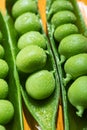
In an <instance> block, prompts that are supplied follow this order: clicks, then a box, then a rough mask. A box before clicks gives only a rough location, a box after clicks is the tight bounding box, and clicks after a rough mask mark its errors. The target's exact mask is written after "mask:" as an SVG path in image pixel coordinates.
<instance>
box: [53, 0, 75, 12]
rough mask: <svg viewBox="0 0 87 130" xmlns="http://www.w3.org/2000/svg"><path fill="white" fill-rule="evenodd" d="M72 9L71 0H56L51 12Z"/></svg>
mask: <svg viewBox="0 0 87 130" xmlns="http://www.w3.org/2000/svg"><path fill="white" fill-rule="evenodd" d="M63 10H70V11H73V6H72V4H71V3H70V1H65V2H64V1H54V2H53V4H52V5H51V12H52V13H56V12H58V11H63Z"/></svg>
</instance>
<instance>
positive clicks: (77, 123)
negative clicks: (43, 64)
mask: <svg viewBox="0 0 87 130" xmlns="http://www.w3.org/2000/svg"><path fill="white" fill-rule="evenodd" d="M56 1H58V0H56ZM56 1H55V3H56ZM68 1H69V2H70V3H71V4H72V7H73V12H74V14H75V15H76V21H75V25H76V26H77V27H78V29H79V33H81V34H83V35H84V36H85V37H87V27H86V24H85V22H84V19H83V17H82V14H81V12H80V9H79V7H78V4H77V1H76V0H68ZM53 2H54V1H53V0H51V1H49V0H47V5H46V12H47V14H46V16H47V30H48V37H49V40H50V44H51V47H52V50H53V53H54V57H55V61H56V64H57V70H58V72H59V76H60V84H61V94H62V96H61V100H62V106H63V123H64V130H84V129H87V117H86V113H87V111H85V112H84V114H83V117H82V118H80V117H78V116H77V115H76V112H75V111H76V109H75V108H74V107H73V106H72V105H71V104H70V103H69V102H68V99H67V88H68V85H69V84H68V85H67V86H66V87H65V86H64V83H63V77H64V76H65V72H64V69H63V64H60V63H59V59H60V55H59V53H58V45H59V42H58V41H56V40H55V39H54V30H55V27H54V25H53V24H52V21H51V18H52V15H53V14H52V13H54V12H50V9H51V5H52V3H53ZM63 2H65V0H63ZM54 7H55V8H54V10H52V11H59V12H60V11H63V10H67V9H66V7H64V6H62V9H60V8H57V6H56V5H55V6H54ZM59 7H60V4H59ZM69 9H70V12H72V11H71V9H72V8H71V7H70V6H69V8H68V10H69ZM56 13H57V12H56ZM60 19H61V18H60ZM69 20H70V19H69ZM54 21H55V23H56V21H57V19H54ZM69 22H70V21H69ZM57 24H58V21H57ZM60 24H61V23H60ZM63 24H64V23H63ZM62 32H63V30H62ZM59 33H60V32H59ZM71 82H72V81H71ZM71 82H70V83H71Z"/></svg>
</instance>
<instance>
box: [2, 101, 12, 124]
mask: <svg viewBox="0 0 87 130" xmlns="http://www.w3.org/2000/svg"><path fill="white" fill-rule="evenodd" d="M13 115H14V107H13V105H12V103H11V102H10V101H8V100H0V124H1V125H5V124H7V123H9V122H10V121H11V119H12V118H13Z"/></svg>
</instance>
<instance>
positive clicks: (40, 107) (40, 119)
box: [6, 0, 60, 130]
mask: <svg viewBox="0 0 87 130" xmlns="http://www.w3.org/2000/svg"><path fill="white" fill-rule="evenodd" d="M15 2H16V1H15ZM6 3H7V7H8V3H9V7H11V8H12V5H13V4H12V3H11V1H8V0H7V2H6ZM11 4H12V5H11ZM7 9H9V8H7ZM8 12H9V10H8ZM9 14H11V12H9ZM38 15H39V12H38ZM7 17H8V18H9V19H10V15H7ZM11 18H12V17H11ZM9 19H7V21H6V22H7V25H8V28H9V30H11V28H10V27H11V26H12V28H14V24H12V23H11V22H10V21H9ZM39 20H40V21H41V19H40V16H39ZM13 22H14V21H13ZM10 25H11V26H10ZM40 33H41V34H43V36H44V38H45V40H46V44H47V53H48V54H47V62H46V65H45V66H44V68H43V69H46V70H48V71H52V72H53V73H54V78H55V90H54V92H53V93H52V94H51V95H50V96H49V97H48V98H46V99H44V100H41V101H40V100H35V99H33V98H31V97H30V96H29V95H28V93H27V92H26V89H25V81H26V77H27V75H26V74H21V72H19V78H20V84H21V93H22V97H23V100H24V103H25V105H26V107H27V109H28V111H29V112H28V114H29V113H30V114H31V115H32V116H33V122H32V126H33V127H37V128H38V127H40V128H41V129H42V130H55V129H56V116H57V110H58V104H59V97H60V84H59V76H58V73H57V71H56V64H55V60H54V56H53V53H52V51H51V47H50V44H49V42H48V39H47V37H46V36H45V34H44V32H43V27H42V26H41V30H40ZM9 35H10V36H11V37H14V32H11V34H9ZM14 39H15V37H14ZM15 40H17V39H15ZM33 46H34V45H33ZM28 47H29V46H28ZM14 48H15V51H16V50H17V51H19V50H18V48H17V46H16V45H15V47H14ZM24 49H25V48H24ZM14 53H15V52H14ZM34 120H36V121H37V123H38V126H37V124H35V121H34Z"/></svg>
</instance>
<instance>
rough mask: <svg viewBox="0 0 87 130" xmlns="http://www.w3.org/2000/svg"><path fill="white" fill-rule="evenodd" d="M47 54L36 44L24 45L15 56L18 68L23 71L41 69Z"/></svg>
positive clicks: (29, 71)
mask: <svg viewBox="0 0 87 130" xmlns="http://www.w3.org/2000/svg"><path fill="white" fill-rule="evenodd" d="M46 59H47V55H46V53H45V51H44V50H43V49H42V48H40V47H39V46H36V45H29V46H26V47H24V48H23V49H22V50H20V52H19V53H18V55H17V57H16V65H17V67H18V69H19V70H20V71H22V72H25V73H31V72H34V71H37V70H39V69H42V68H43V67H44V66H45V64H46Z"/></svg>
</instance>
